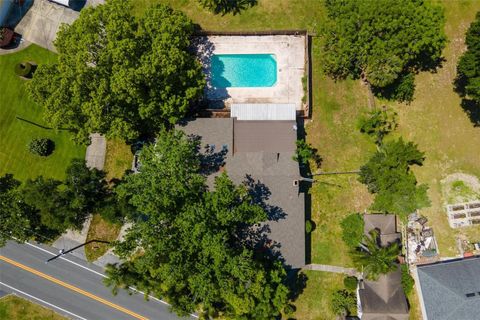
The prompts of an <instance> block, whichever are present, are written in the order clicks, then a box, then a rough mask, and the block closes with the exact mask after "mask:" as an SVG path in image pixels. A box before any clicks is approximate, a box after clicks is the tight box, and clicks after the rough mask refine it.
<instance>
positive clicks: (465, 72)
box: [456, 12, 480, 102]
mask: <svg viewBox="0 0 480 320" xmlns="http://www.w3.org/2000/svg"><path fill="white" fill-rule="evenodd" d="M465 43H466V45H467V51H465V53H464V54H463V55H462V56H461V57H460V60H459V61H458V65H457V79H456V86H457V90H458V91H459V92H460V94H462V95H467V96H468V97H469V98H471V99H473V100H475V101H477V102H480V12H478V13H477V16H476V18H475V21H473V22H472V24H471V25H470V27H469V28H468V31H467V35H466V39H465Z"/></svg>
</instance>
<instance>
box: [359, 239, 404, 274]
mask: <svg viewBox="0 0 480 320" xmlns="http://www.w3.org/2000/svg"><path fill="white" fill-rule="evenodd" d="M399 252H400V248H399V246H398V243H396V242H393V243H390V244H388V245H387V246H385V247H382V246H381V245H380V243H379V233H378V231H377V230H372V231H370V236H369V237H367V236H365V237H364V241H363V245H362V246H361V247H360V248H358V249H357V250H355V251H353V252H352V260H353V263H354V264H355V266H356V267H357V268H363V272H364V273H365V277H366V278H367V279H370V280H376V279H378V276H379V275H381V274H386V273H389V272H391V271H394V270H395V269H396V268H397V264H396V262H397V257H398V254H399Z"/></svg>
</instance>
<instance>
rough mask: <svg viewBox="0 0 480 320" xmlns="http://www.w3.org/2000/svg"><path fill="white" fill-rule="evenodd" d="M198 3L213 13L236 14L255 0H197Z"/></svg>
mask: <svg viewBox="0 0 480 320" xmlns="http://www.w3.org/2000/svg"><path fill="white" fill-rule="evenodd" d="M198 2H199V3H200V5H201V6H202V7H204V8H205V9H208V10H210V11H211V12H213V13H215V14H222V15H225V14H227V13H233V14H234V15H235V14H238V13H240V12H241V11H243V10H245V9H247V8H248V7H253V6H254V5H256V4H257V0H198Z"/></svg>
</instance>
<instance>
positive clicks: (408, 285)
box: [401, 264, 415, 295]
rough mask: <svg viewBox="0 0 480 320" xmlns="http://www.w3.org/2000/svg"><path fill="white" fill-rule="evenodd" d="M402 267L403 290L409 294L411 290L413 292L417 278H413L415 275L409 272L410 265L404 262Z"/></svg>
mask: <svg viewBox="0 0 480 320" xmlns="http://www.w3.org/2000/svg"><path fill="white" fill-rule="evenodd" d="M401 268H402V287H403V291H405V294H406V295H408V294H409V293H410V292H412V289H413V285H414V284H415V280H413V277H412V276H411V275H410V273H409V272H408V267H407V265H406V264H402V267H401Z"/></svg>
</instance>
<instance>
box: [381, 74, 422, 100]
mask: <svg viewBox="0 0 480 320" xmlns="http://www.w3.org/2000/svg"><path fill="white" fill-rule="evenodd" d="M373 91H374V93H375V94H376V95H377V96H379V97H381V98H385V99H388V100H395V101H399V102H405V103H410V102H412V100H413V94H414V93H415V75H414V74H413V73H411V72H406V73H403V74H401V75H399V77H398V78H397V79H396V80H395V81H394V82H393V83H392V84H390V85H388V86H386V87H383V88H379V87H375V88H373Z"/></svg>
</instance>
